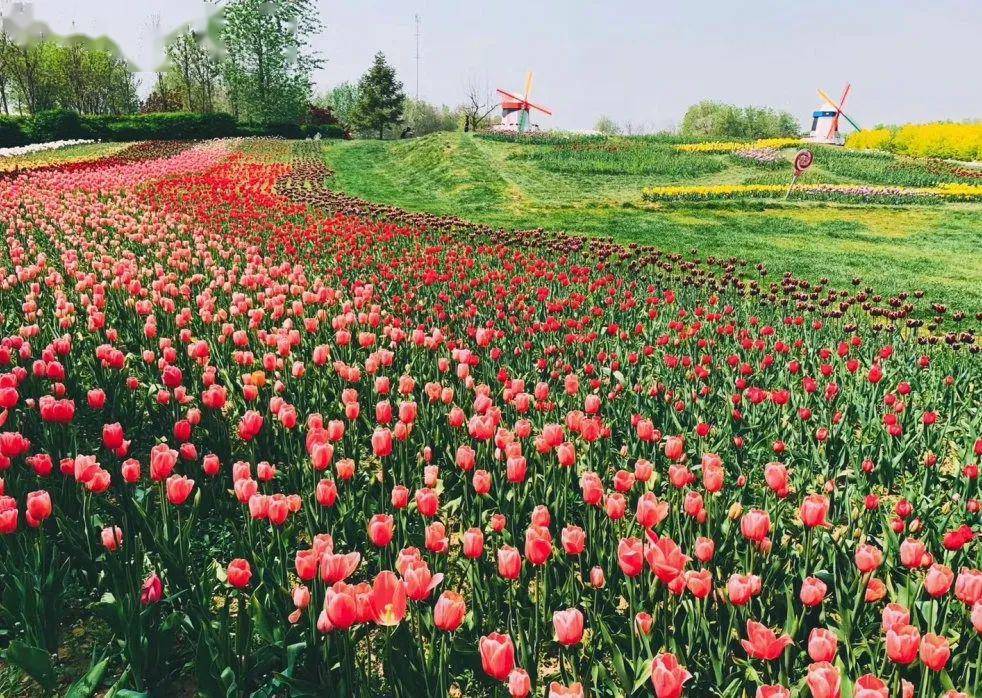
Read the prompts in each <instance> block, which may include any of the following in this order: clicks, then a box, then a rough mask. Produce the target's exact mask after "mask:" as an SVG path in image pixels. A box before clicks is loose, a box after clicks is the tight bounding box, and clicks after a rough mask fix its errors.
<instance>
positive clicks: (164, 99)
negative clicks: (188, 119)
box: [140, 72, 181, 114]
mask: <svg viewBox="0 0 982 698" xmlns="http://www.w3.org/2000/svg"><path fill="white" fill-rule="evenodd" d="M180 109H181V95H179V94H178V91H177V89H175V88H174V87H172V86H171V85H170V82H169V81H168V80H167V77H166V75H164V73H159V72H158V73H157V82H156V83H155V84H154V86H153V90H151V92H150V94H149V95H147V98H146V99H145V100H144V101H143V104H141V105H140V111H141V112H143V113H144V114H152V113H154V112H167V111H180Z"/></svg>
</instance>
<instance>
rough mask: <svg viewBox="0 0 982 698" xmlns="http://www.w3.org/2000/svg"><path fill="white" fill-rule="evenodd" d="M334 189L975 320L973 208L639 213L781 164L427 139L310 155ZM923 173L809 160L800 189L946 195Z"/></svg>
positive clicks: (908, 163) (847, 160) (740, 204)
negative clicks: (654, 189)
mask: <svg viewBox="0 0 982 698" xmlns="http://www.w3.org/2000/svg"><path fill="white" fill-rule="evenodd" d="M323 153H324V158H325V161H326V162H327V163H328V164H329V165H330V166H331V167H332V168H333V169H334V171H335V180H336V181H335V186H337V187H338V188H340V189H341V190H344V191H346V192H348V193H350V194H354V195H356V196H360V197H363V198H365V199H369V200H371V201H377V202H383V203H388V204H394V205H398V206H401V207H404V208H407V209H410V210H419V211H428V212H432V213H437V214H453V215H458V216H461V217H462V218H465V219H469V220H474V221H478V222H482V223H487V224H490V225H495V226H501V227H511V228H538V227H542V228H547V229H553V230H566V231H569V232H572V233H577V234H583V235H610V236H613V237H614V238H615V239H617V240H619V241H622V242H643V243H646V244H653V245H657V246H659V247H661V248H663V249H665V250H671V251H676V252H683V253H689V252H691V251H692V250H698V253H699V254H701V255H715V256H717V257H720V256H721V257H732V256H736V257H741V258H744V259H748V260H750V261H752V262H755V263H756V262H763V263H764V264H766V265H767V267H768V269H769V271H770V274H771V277H772V278H774V277H775V275H779V274H780V273H781V272H783V271H792V272H794V273H795V274H797V275H800V276H803V277H805V278H809V279H819V278H821V277H828V278H829V279H830V280H831V282H832V283H833V284H834V285H836V286H844V285H846V284H848V283H849V282H850V281H851V280H852V279H853V278H854V277H860V278H862V279H863V280H864V282H866V283H869V284H871V285H873V286H875V287H876V288H877V290H879V291H881V292H884V293H896V292H899V291H904V290H914V289H923V290H925V291H926V292H927V294H928V297H929V298H931V299H932V300H936V301H937V302H942V303H946V304H949V305H952V306H954V307H957V308H960V309H963V310H966V311H969V312H973V313H974V312H979V311H982V255H980V254H979V252H978V251H979V249H980V248H982V206H980V205H978V204H944V205H921V206H914V205H908V206H880V205H868V204H867V205H845V204H828V203H803V202H788V203H785V202H781V201H774V202H760V201H757V202H746V201H730V202H709V203H682V202H679V203H670V204H669V203H662V204H657V205H652V204H646V203H644V202H643V201H642V200H641V189H642V188H643V187H645V186H650V185H657V184H674V183H684V184H741V183H784V182H787V181H788V179H789V177H790V167H791V166H790V160H789V159H788V158H790V154H789V153H782V157H783V158H784V159H785V160H786V162H782V163H778V164H777V165H769V166H760V165H754V164H744V163H742V162H740V161H739V159H738V158H735V157H734V156H732V155H706V154H699V153H679V152H677V151H676V150H675V148H674V145H673V144H672V143H671V142H665V141H663V140H659V139H657V138H646V139H637V138H634V139H612V140H610V141H602V142H600V141H598V142H590V144H588V145H587V146H586V147H584V146H583V145H577V144H576V142H574V143H573V144H568V143H567V144H551V143H544V144H529V143H514V142H507V141H494V140H489V139H484V138H480V137H475V136H473V135H471V134H459V133H454V134H435V135H431V136H427V137H424V138H419V139H414V140H406V141H385V142H378V141H347V142H338V143H330V144H324V149H323ZM947 178H948V175H946V174H945V173H944V172H942V173H940V174H939V173H938V172H937V171H936V170H935V169H934V167H933V166H932V165H930V164H929V163H925V162H923V161H913V160H901V159H898V158H895V157H893V156H885V155H884V156H869V155H863V154H861V153H853V152H847V151H842V150H841V149H831V148H821V149H818V150H817V152H816V158H815V165H814V166H813V167H812V169H811V170H809V171H808V173H806V175H805V178H803V179H804V181H810V182H832V183H842V184H852V183H856V184H879V185H891V186H928V185H931V184H933V183H935V182H937V181H939V180H940V181H948V179H947Z"/></svg>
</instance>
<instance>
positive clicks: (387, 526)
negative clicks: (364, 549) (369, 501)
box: [368, 514, 395, 548]
mask: <svg viewBox="0 0 982 698" xmlns="http://www.w3.org/2000/svg"><path fill="white" fill-rule="evenodd" d="M394 534H395V520H394V519H393V518H392V517H391V516H389V515H388V514H375V516H373V517H372V518H371V520H370V521H369V522H368V539H369V540H370V541H371V542H372V545H374V546H375V547H377V548H384V547H386V546H387V545H388V544H389V543H391V542H392V537H393V535H394Z"/></svg>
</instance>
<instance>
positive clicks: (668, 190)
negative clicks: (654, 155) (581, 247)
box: [641, 184, 982, 201]
mask: <svg viewBox="0 0 982 698" xmlns="http://www.w3.org/2000/svg"><path fill="white" fill-rule="evenodd" d="M787 191H788V188H787V186H786V185H784V184H719V185H713V186H659V187H646V188H645V189H643V190H642V192H641V196H642V197H643V198H644V199H646V200H648V201H665V200H671V199H687V200H700V199H735V198H764V199H767V198H778V197H781V196H784V194H785V193H786V192H787ZM792 196H794V197H795V198H817V199H821V198H824V197H828V198H836V197H841V198H859V199H866V200H869V199H873V200H875V199H885V200H896V199H917V198H924V199H944V200H951V201H980V200H982V185H978V184H941V185H939V186H937V187H875V186H863V185H852V184H808V185H798V186H796V187H795V189H794V190H793V191H792Z"/></svg>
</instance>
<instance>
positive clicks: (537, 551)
mask: <svg viewBox="0 0 982 698" xmlns="http://www.w3.org/2000/svg"><path fill="white" fill-rule="evenodd" d="M551 555H552V534H550V533H549V529H548V528H546V527H545V526H535V525H532V526H529V527H528V529H527V530H526V531H525V557H526V558H527V559H528V561H529V563H531V564H533V565H537V566H541V565H544V564H545V563H546V562H547V561H548V560H549V558H550V557H551Z"/></svg>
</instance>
